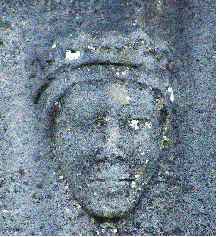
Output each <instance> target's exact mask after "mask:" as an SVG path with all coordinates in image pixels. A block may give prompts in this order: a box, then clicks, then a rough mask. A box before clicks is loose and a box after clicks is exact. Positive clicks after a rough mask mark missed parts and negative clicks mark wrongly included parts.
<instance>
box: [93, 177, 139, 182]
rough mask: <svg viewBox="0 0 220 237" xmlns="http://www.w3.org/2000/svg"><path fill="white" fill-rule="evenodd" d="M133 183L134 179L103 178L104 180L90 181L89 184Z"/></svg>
mask: <svg viewBox="0 0 220 237" xmlns="http://www.w3.org/2000/svg"><path fill="white" fill-rule="evenodd" d="M133 181H135V179H113V178H105V179H91V180H90V182H91V183H94V182H106V183H108V182H117V183H120V182H129V183H130V182H133Z"/></svg>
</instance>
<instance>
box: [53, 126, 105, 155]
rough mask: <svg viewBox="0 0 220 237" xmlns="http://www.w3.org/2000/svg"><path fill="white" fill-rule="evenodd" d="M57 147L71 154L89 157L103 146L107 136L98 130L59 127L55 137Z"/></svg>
mask: <svg viewBox="0 0 220 237" xmlns="http://www.w3.org/2000/svg"><path fill="white" fill-rule="evenodd" d="M54 138H55V139H54V141H55V146H56V147H58V148H59V150H62V151H63V152H66V153H69V154H79V153H80V154H83V155H88V154H89V153H91V151H93V150H95V149H96V148H98V147H100V146H102V145H103V143H104V140H105V136H104V134H103V133H102V132H101V131H99V130H98V129H85V128H84V129H83V128H73V127H71V128H69V129H68V128H60V127H59V126H57V128H56V131H55V136H54Z"/></svg>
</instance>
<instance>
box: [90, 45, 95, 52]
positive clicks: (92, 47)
mask: <svg viewBox="0 0 220 237" xmlns="http://www.w3.org/2000/svg"><path fill="white" fill-rule="evenodd" d="M88 49H90V50H92V51H95V50H96V48H95V47H94V46H92V45H88Z"/></svg>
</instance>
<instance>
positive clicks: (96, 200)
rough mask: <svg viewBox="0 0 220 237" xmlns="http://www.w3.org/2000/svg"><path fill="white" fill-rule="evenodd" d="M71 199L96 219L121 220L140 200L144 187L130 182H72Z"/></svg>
mask: <svg viewBox="0 0 220 237" xmlns="http://www.w3.org/2000/svg"><path fill="white" fill-rule="evenodd" d="M70 189H71V192H72V194H73V197H74V198H75V199H76V201H77V202H78V203H79V204H80V205H81V206H82V207H83V208H84V209H85V210H86V211H87V212H88V213H89V214H90V215H91V216H94V217H97V218H107V219H114V218H121V217H123V216H125V215H127V214H128V213H130V212H131V211H132V210H133V209H134V208H135V206H136V205H137V203H138V202H139V200H140V197H141V194H142V193H143V189H144V186H143V184H142V186H141V184H139V183H138V182H136V183H135V184H134V182H131V181H117V180H106V181H100V180H98V181H93V182H91V181H90V182H88V181H86V182H85V183H84V184H82V183H81V182H74V183H73V182H72V185H71V186H70Z"/></svg>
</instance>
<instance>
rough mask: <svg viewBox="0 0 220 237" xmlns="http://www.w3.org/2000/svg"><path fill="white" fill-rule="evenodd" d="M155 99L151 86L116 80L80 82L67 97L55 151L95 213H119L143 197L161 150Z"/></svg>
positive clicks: (57, 125)
mask: <svg viewBox="0 0 220 237" xmlns="http://www.w3.org/2000/svg"><path fill="white" fill-rule="evenodd" d="M128 96H129V98H130V102H127V101H126V98H127V97H128ZM153 101H154V98H153V93H152V91H150V89H149V88H147V89H143V88H141V86H137V85H135V83H131V82H129V81H127V82H125V83H122V82H120V81H111V79H109V82H105V81H104V82H102V81H101V82H92V83H91V82H83V83H78V84H76V85H73V86H72V87H71V88H70V89H69V90H68V93H66V94H65V96H64V97H62V99H61V107H60V112H59V114H58V115H57V117H56V119H55V122H54V133H53V140H54V147H55V156H56V158H57V159H59V161H60V163H61V166H62V169H63V171H64V173H65V175H66V177H67V180H68V183H69V185H70V187H71V190H72V193H73V195H74V197H75V198H76V199H77V201H78V202H79V203H80V204H81V205H82V206H83V207H84V208H85V209H87V210H88V211H89V213H90V214H93V215H96V216H101V217H109V218H113V217H120V216H122V215H124V214H125V213H127V212H128V211H131V210H132V209H133V208H134V207H135V204H136V203H137V201H139V199H140V195H141V194H142V192H143V191H144V186H145V185H146V183H147V181H148V179H149V178H150V177H151V175H152V173H153V169H154V168H155V164H156V163H158V159H159V155H160V145H161V139H160V134H159V130H158V127H159V126H160V125H159V117H160V114H159V111H158V110H157V108H156V106H155V105H154V104H153ZM132 121H136V126H135V127H134V126H132ZM149 121H150V122H151V123H152V128H148V127H147V125H146V123H147V122H149ZM143 151H145V153H144V154H143ZM146 161H149V162H146ZM150 169H152V170H151V171H150V172H149V170H150Z"/></svg>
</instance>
